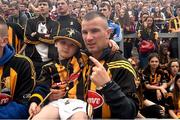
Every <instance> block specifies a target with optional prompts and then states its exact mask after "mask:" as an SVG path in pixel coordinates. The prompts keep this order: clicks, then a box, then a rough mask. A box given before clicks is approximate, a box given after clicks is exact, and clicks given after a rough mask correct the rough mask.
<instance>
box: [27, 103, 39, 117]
mask: <svg viewBox="0 0 180 120" xmlns="http://www.w3.org/2000/svg"><path fill="white" fill-rule="evenodd" d="M40 110H41V107H40V106H38V105H37V104H36V103H35V102H32V103H31V104H30V107H29V115H30V116H32V117H33V116H35V115H36V114H38V113H39V112H40Z"/></svg>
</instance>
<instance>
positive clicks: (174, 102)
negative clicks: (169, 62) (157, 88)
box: [167, 72, 180, 119]
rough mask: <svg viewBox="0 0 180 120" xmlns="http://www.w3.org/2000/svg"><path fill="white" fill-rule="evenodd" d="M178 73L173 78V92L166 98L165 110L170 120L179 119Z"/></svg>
mask: <svg viewBox="0 0 180 120" xmlns="http://www.w3.org/2000/svg"><path fill="white" fill-rule="evenodd" d="M179 93H180V72H178V73H177V74H176V76H175V80H174V89H173V92H172V93H171V94H170V95H169V97H168V98H167V108H168V112H169V116H170V118H173V119H180V111H179V110H180V105H179V101H180V94H179Z"/></svg>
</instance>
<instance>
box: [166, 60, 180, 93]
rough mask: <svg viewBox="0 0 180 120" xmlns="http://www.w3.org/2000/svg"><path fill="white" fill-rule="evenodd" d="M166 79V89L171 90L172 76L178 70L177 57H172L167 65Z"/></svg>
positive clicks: (179, 67) (172, 84)
mask: <svg viewBox="0 0 180 120" xmlns="http://www.w3.org/2000/svg"><path fill="white" fill-rule="evenodd" d="M166 72H167V73H168V80H167V91H168V92H172V90H173V88H174V78H175V76H176V74H177V73H178V72H180V62H179V60H178V59H172V60H171V61H170V62H169V64H168V67H167V71H166Z"/></svg>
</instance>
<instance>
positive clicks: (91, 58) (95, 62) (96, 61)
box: [89, 56, 103, 68]
mask: <svg viewBox="0 0 180 120" xmlns="http://www.w3.org/2000/svg"><path fill="white" fill-rule="evenodd" d="M89 59H90V60H91V61H92V62H93V63H94V65H95V66H97V67H101V68H102V67H103V66H102V65H101V63H99V61H98V60H96V59H95V58H94V57H92V56H90V57H89Z"/></svg>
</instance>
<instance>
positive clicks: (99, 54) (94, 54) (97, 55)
mask: <svg viewBox="0 0 180 120" xmlns="http://www.w3.org/2000/svg"><path fill="white" fill-rule="evenodd" d="M102 53H103V52H102V51H101V52H96V53H93V54H92V56H93V57H94V58H96V59H99V58H100V56H101V55H102Z"/></svg>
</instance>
